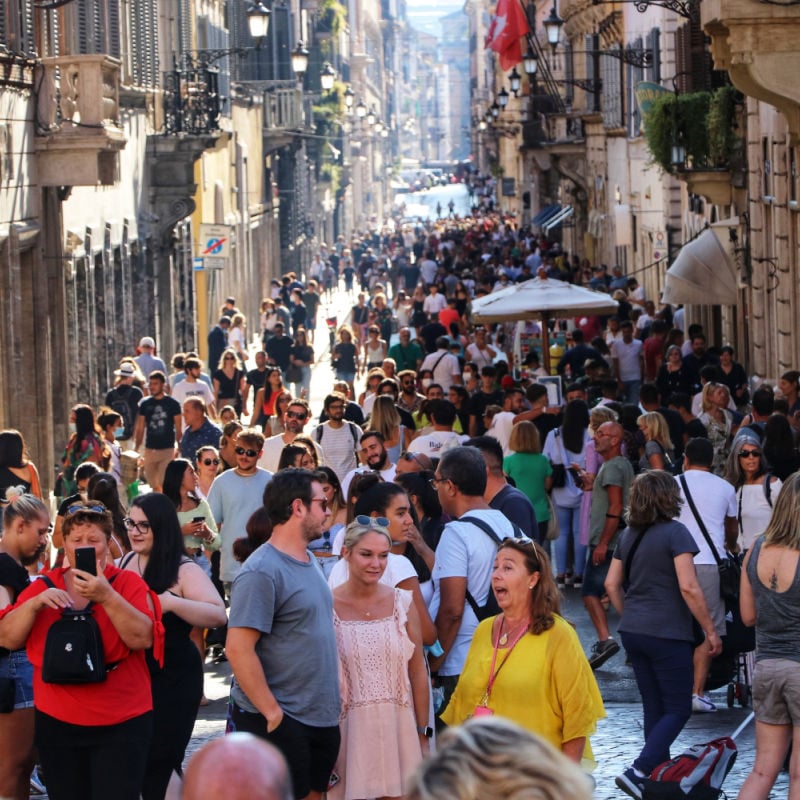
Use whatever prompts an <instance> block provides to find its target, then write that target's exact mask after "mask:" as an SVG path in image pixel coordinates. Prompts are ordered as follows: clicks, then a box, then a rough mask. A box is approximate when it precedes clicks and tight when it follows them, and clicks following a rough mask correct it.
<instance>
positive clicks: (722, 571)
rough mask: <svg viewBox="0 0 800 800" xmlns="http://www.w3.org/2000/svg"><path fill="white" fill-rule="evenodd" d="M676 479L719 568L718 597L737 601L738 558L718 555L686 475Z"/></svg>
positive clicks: (739, 571) (740, 570) (732, 601)
mask: <svg viewBox="0 0 800 800" xmlns="http://www.w3.org/2000/svg"><path fill="white" fill-rule="evenodd" d="M678 480H679V481H680V483H681V486H682V487H683V494H684V497H686V502H687V503H688V504H689V508H690V509H691V511H692V514H693V515H694V518H695V520H696V521H697V526H698V527H699V528H700V532H701V533H702V534H703V538H704V539H705V540H706V542H707V543H708V547H709V549H710V550H711V555H712V556H714V561H716V562H717V569H718V570H719V594H720V597H721V598H722V599H723V600H724V601H725V603H726V604H727V603H734V602H737V601H738V599H739V581H740V579H741V576H742V565H741V564H740V563H739V561H738V559H736V558H735V557H731V556H729V555H728V554H727V553H726V554H725V557H724V558H721V557H720V555H719V553H718V552H717V548H716V547H714V542H713V541H711V536H709V533H708V529H707V528H706V526H705V523H704V522H703V519H702V517H701V516H700V514H699V513H698V511H697V506H695V504H694V500H693V499H692V495H691V494H690V492H689V486H688V484H687V483H686V477H685V476H684V475H679V476H678Z"/></svg>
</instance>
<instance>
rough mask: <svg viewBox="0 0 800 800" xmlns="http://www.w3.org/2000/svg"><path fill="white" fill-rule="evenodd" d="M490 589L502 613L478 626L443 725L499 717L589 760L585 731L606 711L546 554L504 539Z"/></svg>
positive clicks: (527, 544)
mask: <svg viewBox="0 0 800 800" xmlns="http://www.w3.org/2000/svg"><path fill="white" fill-rule="evenodd" d="M492 589H493V590H494V593H495V597H496V598H497V604H498V606H500V608H501V609H502V613H501V614H498V615H497V616H496V617H491V618H489V619H486V620H484V621H483V622H481V624H480V625H478V627H477V629H476V630H475V635H474V636H473V639H472V645H471V646H470V649H469V653H468V655H467V661H466V663H465V664H464V669H463V671H462V673H461V677H460V679H459V681H458V685H457V686H456V690H455V693H454V694H453V697H452V699H451V701H450V703H449V704H448V706H447V708H446V709H445V711H444V712H443V713H442V720H443V721H444V722H445V723H446V724H448V725H459V724H460V723H462V722H464V721H465V720H466V719H468V718H469V717H473V716H483V715H489V714H497V715H498V716H501V717H505V718H506V719H510V720H513V721H514V722H516V723H517V724H518V725H521V726H522V727H523V728H527V729H528V730H529V731H532V732H533V733H536V734H538V735H539V736H542V737H543V738H544V739H546V740H547V741H548V742H550V744H552V745H553V746H554V747H556V748H557V749H558V750H560V751H561V752H563V753H564V754H565V755H566V756H568V757H569V758H571V759H573V760H574V761H577V762H580V761H581V760H582V759H584V758H585V759H587V760H588V761H589V762H591V748H590V747H589V741H588V739H589V736H590V735H591V734H592V733H594V731H595V727H596V723H597V720H598V719H601V718H602V717H604V716H605V709H604V708H603V701H602V698H601V697H600V690H599V689H598V688H597V682H596V681H595V679H594V674H593V673H592V670H591V668H590V667H589V662H588V661H587V660H586V656H585V655H584V653H583V649H582V647H581V643H580V640H579V639H578V636H577V634H576V633H575V631H574V630H573V628H572V626H571V625H570V624H569V623H568V622H567V621H566V620H565V619H563V618H562V617H561V616H559V613H558V612H559V596H558V589H557V588H556V584H555V581H554V580H553V573H552V571H551V569H550V563H549V561H548V560H547V556H546V555H545V553H544V551H543V550H542V549H541V547H539V546H538V545H537V544H535V543H534V542H532V541H531V540H530V539H504V540H503V542H502V544H501V545H500V547H499V548H498V551H497V558H496V559H495V563H494V572H493V573H492Z"/></svg>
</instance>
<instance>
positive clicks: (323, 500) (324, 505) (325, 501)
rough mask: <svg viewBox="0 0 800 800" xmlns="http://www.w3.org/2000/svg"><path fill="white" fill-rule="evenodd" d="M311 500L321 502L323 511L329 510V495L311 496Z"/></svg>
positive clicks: (320, 505)
mask: <svg viewBox="0 0 800 800" xmlns="http://www.w3.org/2000/svg"><path fill="white" fill-rule="evenodd" d="M311 502H312V503H319V507H320V508H321V509H322V510H323V511H327V510H328V498H327V497H312V498H311Z"/></svg>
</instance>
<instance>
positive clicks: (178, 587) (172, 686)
mask: <svg viewBox="0 0 800 800" xmlns="http://www.w3.org/2000/svg"><path fill="white" fill-rule="evenodd" d="M209 516H210V515H209ZM126 525H127V526H128V531H129V536H130V540H131V552H130V553H129V554H128V555H127V556H126V557H125V558H124V559H123V560H122V562H120V566H121V567H122V568H123V569H124V570H125V571H126V572H133V573H135V574H137V575H139V576H141V577H142V578H143V579H144V581H145V583H146V584H147V586H148V587H149V588H150V589H151V590H152V591H153V592H155V593H156V594H157V595H158V597H159V600H160V601H161V608H162V610H163V612H164V666H163V668H162V669H158V667H157V666H156V664H155V662H154V661H153V659H151V658H150V657H149V654H148V666H149V667H150V677H151V680H152V691H153V739H152V742H151V744H150V748H149V753H148V757H147V769H146V772H145V779H144V783H143V785H142V798H143V800H163V798H164V794H165V793H166V791H167V785H168V784H169V779H170V776H171V775H172V771H173V770H175V771H176V772H178V774H180V773H181V764H182V763H183V757H184V754H185V752H186V745H187V744H188V743H189V739H190V738H191V735H192V728H193V727H194V722H195V719H196V718H197V709H198V707H199V705H200V699H201V697H202V694H203V664H202V661H201V659H200V654H199V653H198V652H197V648H196V647H195V645H194V644H193V643H192V640H191V638H190V634H191V631H192V628H193V627H198V628H216V627H218V626H220V625H224V624H225V622H226V615H225V604H224V602H223V600H222V598H221V597H220V596H219V593H218V592H217V590H216V589H215V588H214V584H212V583H211V579H210V578H209V577H208V576H207V575H206V574H205V572H203V570H202V568H201V567H200V566H199V565H197V564H196V563H195V562H194V561H193V560H192V559H191V558H189V557H188V556H187V555H186V551H185V549H184V537H183V535H182V533H181V527H180V523H179V522H178V515H177V513H176V510H175V505H174V503H173V502H172V501H171V500H170V499H169V498H168V497H165V496H164V495H163V494H158V493H156V492H152V493H151V494H146V495H140V496H139V497H137V498H136V499H135V500H134V501H133V503H132V504H131V509H130V513H129V516H128V518H127V520H126ZM109 796H112V795H109Z"/></svg>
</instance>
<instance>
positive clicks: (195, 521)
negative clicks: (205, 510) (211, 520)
mask: <svg viewBox="0 0 800 800" xmlns="http://www.w3.org/2000/svg"><path fill="white" fill-rule="evenodd" d="M205 521H206V518H205V517H192V522H194V524H195V525H197V523H198V522H205Z"/></svg>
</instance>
